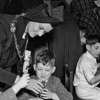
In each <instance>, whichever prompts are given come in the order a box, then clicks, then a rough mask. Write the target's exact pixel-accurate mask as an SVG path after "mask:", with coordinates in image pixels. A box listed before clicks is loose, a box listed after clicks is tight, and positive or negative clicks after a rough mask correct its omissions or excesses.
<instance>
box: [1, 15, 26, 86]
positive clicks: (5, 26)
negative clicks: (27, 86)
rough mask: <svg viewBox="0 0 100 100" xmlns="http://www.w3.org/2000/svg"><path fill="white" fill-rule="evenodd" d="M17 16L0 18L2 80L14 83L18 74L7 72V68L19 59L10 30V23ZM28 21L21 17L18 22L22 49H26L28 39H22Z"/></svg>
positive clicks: (9, 83)
mask: <svg viewBox="0 0 100 100" xmlns="http://www.w3.org/2000/svg"><path fill="white" fill-rule="evenodd" d="M14 18H15V15H4V16H3V17H2V19H0V82H3V83H6V84H8V85H12V84H13V83H14V81H15V78H16V75H15V74H13V73H10V72H7V71H6V70H5V68H10V67H11V66H12V65H14V64H15V63H17V62H18V61H19V58H18V56H17V52H16V49H15V42H14V38H13V34H12V33H11V31H10V23H11V22H12V20H13V19H14ZM25 27H26V22H25V20H24V19H23V18H22V17H20V18H18V19H17V22H16V33H15V34H16V37H17V42H18V44H19V48H20V51H22V52H23V50H24V49H25V43H26V42H25V41H26V39H22V35H23V33H24V31H25Z"/></svg>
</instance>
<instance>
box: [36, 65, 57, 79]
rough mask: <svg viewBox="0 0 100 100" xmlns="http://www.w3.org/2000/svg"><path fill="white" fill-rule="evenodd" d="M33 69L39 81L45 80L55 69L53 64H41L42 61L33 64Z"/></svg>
mask: <svg viewBox="0 0 100 100" xmlns="http://www.w3.org/2000/svg"><path fill="white" fill-rule="evenodd" d="M34 70H35V71H36V75H37V77H38V78H39V79H40V80H41V81H47V80H48V79H49V78H50V76H51V74H52V73H53V72H54V71H55V66H51V64H48V65H43V64H42V63H38V64H37V65H34Z"/></svg>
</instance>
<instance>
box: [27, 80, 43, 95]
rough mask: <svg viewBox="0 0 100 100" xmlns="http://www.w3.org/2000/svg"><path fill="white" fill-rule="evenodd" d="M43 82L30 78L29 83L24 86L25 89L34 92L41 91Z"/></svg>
mask: <svg viewBox="0 0 100 100" xmlns="http://www.w3.org/2000/svg"><path fill="white" fill-rule="evenodd" d="M42 87H43V84H42V83H41V82H40V81H39V80H36V79H30V82H29V85H28V86H27V87H26V88H27V89H29V90H31V91H33V92H35V93H36V94H39V93H41V91H42Z"/></svg>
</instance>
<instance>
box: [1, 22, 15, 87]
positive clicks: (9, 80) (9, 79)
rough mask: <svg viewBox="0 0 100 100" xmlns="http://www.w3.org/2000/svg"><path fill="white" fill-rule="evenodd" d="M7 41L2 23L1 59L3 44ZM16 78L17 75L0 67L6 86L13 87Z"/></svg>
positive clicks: (2, 80)
mask: <svg viewBox="0 0 100 100" xmlns="http://www.w3.org/2000/svg"><path fill="white" fill-rule="evenodd" d="M6 39H7V36H6V35H5V30H4V27H3V25H2V24H1V23H0V58H1V57H2V56H1V51H2V48H3V47H2V43H3V42H4V41H6ZM0 63H1V60H0ZM16 76H17V75H15V74H13V73H11V72H7V71H6V70H4V69H2V68H1V66H0V82H3V83H5V84H8V85H10V86H12V85H13V83H14V81H15V79H16Z"/></svg>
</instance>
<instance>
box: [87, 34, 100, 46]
mask: <svg viewBox="0 0 100 100" xmlns="http://www.w3.org/2000/svg"><path fill="white" fill-rule="evenodd" d="M96 43H100V36H98V35H88V36H87V37H86V44H88V45H93V44H96Z"/></svg>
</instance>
